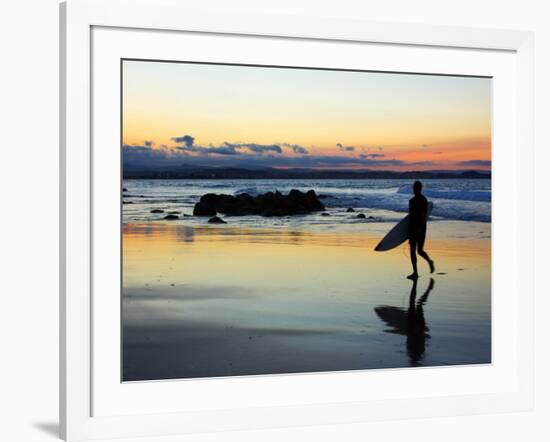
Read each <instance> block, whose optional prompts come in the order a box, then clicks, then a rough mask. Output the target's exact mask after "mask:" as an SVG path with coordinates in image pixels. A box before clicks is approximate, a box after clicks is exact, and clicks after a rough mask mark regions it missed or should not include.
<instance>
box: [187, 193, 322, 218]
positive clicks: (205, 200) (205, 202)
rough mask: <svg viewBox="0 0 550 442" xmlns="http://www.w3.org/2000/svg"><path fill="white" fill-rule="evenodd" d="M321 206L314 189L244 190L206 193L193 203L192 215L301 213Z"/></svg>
mask: <svg viewBox="0 0 550 442" xmlns="http://www.w3.org/2000/svg"><path fill="white" fill-rule="evenodd" d="M324 209H325V206H324V205H323V204H322V203H321V202H320V201H319V199H318V198H317V195H316V194H315V191H313V190H309V191H308V192H306V193H304V192H301V191H299V190H296V189H292V190H291V191H290V192H289V194H288V195H283V194H282V193H281V192H279V191H276V192H267V193H264V194H262V195H258V196H255V197H253V196H251V195H249V194H247V193H241V194H239V195H236V196H233V195H223V194H220V195H218V194H214V193H207V194H206V195H203V196H202V197H201V199H200V201H199V202H198V203H197V204H195V207H194V209H193V215H196V216H215V215H216V214H218V213H223V214H225V215H226V216H243V215H262V216H288V215H303V214H308V213H311V212H317V211H321V210H324Z"/></svg>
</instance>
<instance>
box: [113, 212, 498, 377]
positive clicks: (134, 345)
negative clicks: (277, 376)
mask: <svg viewBox="0 0 550 442" xmlns="http://www.w3.org/2000/svg"><path fill="white" fill-rule="evenodd" d="M389 227H391V226H390V225H384V224H382V223H377V224H374V223H373V224H370V225H369V224H365V225H364V226H358V227H357V226H355V227H354V228H353V230H349V229H348V230H344V229H339V228H338V227H335V228H334V229H332V230H327V229H325V230H323V231H313V230H311V229H309V230H308V229H302V230H299V229H298V230H292V231H291V230H287V229H271V230H269V229H245V228H238V227H233V226H231V225H230V224H229V225H226V226H222V227H199V228H197V227H189V226H186V225H185V224H183V223H177V224H170V223H162V222H159V223H144V224H124V225H123V251H124V259H123V373H122V378H123V380H124V381H135V380H152V379H176V378H191V377H192V378H195V377H211V376H234V375H258V374H274V373H297V372H312V371H340V370H358V369H369V368H377V369H379V368H396V367H415V366H416V367H417V366H442V365H457V364H484V363H490V362H491V308H490V307H491V295H490V293H491V291H490V280H491V274H490V267H491V253H490V251H491V249H490V224H487V223H485V224H484V223H473V222H443V221H442V222H433V223H430V227H429V228H430V233H429V237H428V240H427V244H426V249H427V251H428V253H430V255H431V256H432V258H433V259H434V260H435V261H436V266H437V268H436V273H435V274H434V275H429V273H428V269H427V265H426V264H425V263H424V262H423V261H421V259H420V258H419V269H420V273H421V278H420V279H419V280H418V283H417V285H416V286H415V285H414V284H413V283H412V282H411V281H409V280H407V279H406V278H405V276H406V275H407V274H409V273H410V271H411V269H410V262H409V258H408V249H407V247H406V246H401V247H400V248H398V249H395V250H392V251H389V252H383V253H379V252H374V251H373V249H374V246H375V245H376V243H377V242H378V240H379V239H380V237H381V233H382V232H385V231H387V230H389ZM432 278H433V280H432Z"/></svg>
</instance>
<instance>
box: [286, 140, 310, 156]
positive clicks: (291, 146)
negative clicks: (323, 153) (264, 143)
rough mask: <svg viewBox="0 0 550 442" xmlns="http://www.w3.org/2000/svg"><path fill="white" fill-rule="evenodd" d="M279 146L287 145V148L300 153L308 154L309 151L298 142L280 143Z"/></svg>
mask: <svg viewBox="0 0 550 442" xmlns="http://www.w3.org/2000/svg"><path fill="white" fill-rule="evenodd" d="M281 146H283V147H288V148H289V149H292V152H294V153H297V154H300V155H309V151H308V150H307V149H306V148H305V147H304V146H300V145H299V144H290V143H281Z"/></svg>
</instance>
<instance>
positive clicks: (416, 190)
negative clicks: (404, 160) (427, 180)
mask: <svg viewBox="0 0 550 442" xmlns="http://www.w3.org/2000/svg"><path fill="white" fill-rule="evenodd" d="M413 192H414V194H415V195H420V193H421V192H422V183H421V182H420V181H415V182H414V184H413Z"/></svg>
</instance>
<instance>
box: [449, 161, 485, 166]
mask: <svg viewBox="0 0 550 442" xmlns="http://www.w3.org/2000/svg"><path fill="white" fill-rule="evenodd" d="M455 164H456V165H457V166H463V167H479V166H482V167H487V166H491V160H468V161H458V162H457V163H455Z"/></svg>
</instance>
